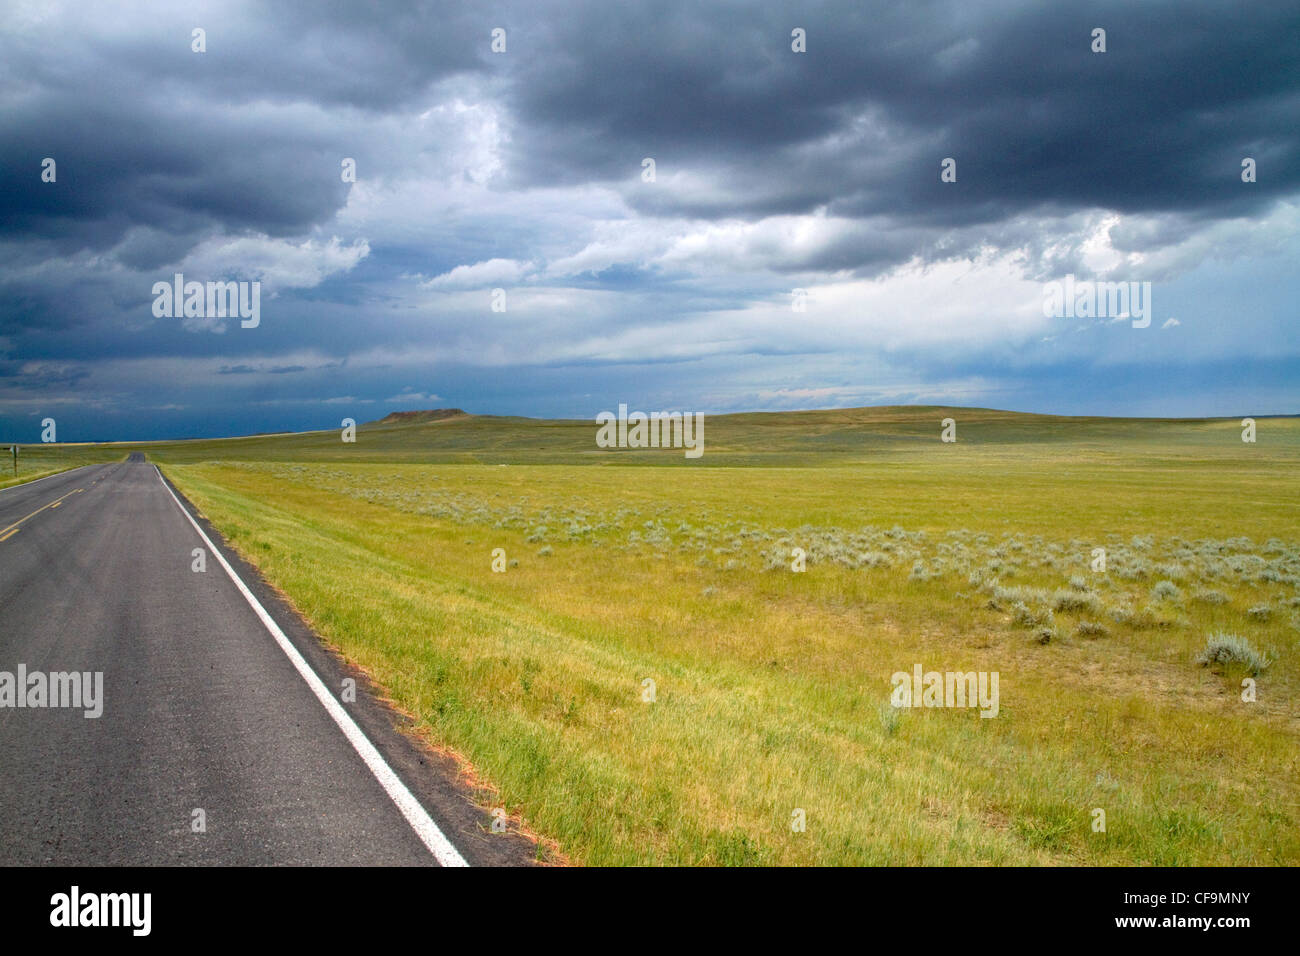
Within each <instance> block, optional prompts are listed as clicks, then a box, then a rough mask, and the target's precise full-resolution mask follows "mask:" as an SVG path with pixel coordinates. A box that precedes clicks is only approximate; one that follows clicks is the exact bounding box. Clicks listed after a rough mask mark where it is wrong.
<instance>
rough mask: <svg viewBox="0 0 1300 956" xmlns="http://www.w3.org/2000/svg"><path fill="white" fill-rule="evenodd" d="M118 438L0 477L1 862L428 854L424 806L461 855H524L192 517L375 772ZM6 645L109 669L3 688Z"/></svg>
mask: <svg viewBox="0 0 1300 956" xmlns="http://www.w3.org/2000/svg"><path fill="white" fill-rule="evenodd" d="M131 457H132V459H133V460H131V461H128V462H123V463H118V464H112V465H92V466H88V467H85V468H79V469H76V470H74V471H71V472H66V473H63V474H61V475H56V476H54V477H51V478H47V479H44V480H42V481H38V482H34V483H29V484H26V485H19V486H16V487H14V488H10V489H6V490H4V491H0V864H11V865H12V864H38V865H45V864H50V865H53V864H60V865H75V866H80V865H107V864H125V865H154V864H158V865H164V864H222V865H226V864H230V865H262V864H290V865H316V864H320V865H334V864H359V865H437V864H438V862H439V860H438V858H437V857H435V853H434V851H433V850H431V848H430V845H429V841H428V839H427V832H428V831H427V830H426V831H425V832H426V838H425V839H422V838H421V836H420V835H419V833H418V832H417V827H416V826H415V825H413V823H412V822H411V817H412V815H414V816H416V817H418V816H420V815H422V814H427V816H426V817H425V820H426V821H429V822H430V823H431V825H433V826H434V827H435V829H436V831H437V832H438V833H439V835H440V836H443V837H445V839H446V841H448V842H449V843H450V845H451V846H452V847H454V852H455V854H459V856H460V857H461V858H463V860H464V861H465V862H467V863H469V864H471V865H486V864H524V863H528V862H530V861H531V860H532V859H533V858H534V855H535V854H534V847H533V846H532V844H530V843H529V842H528V841H526V840H524V839H523V838H522V837H520V836H517V835H515V834H513V833H505V834H498V833H493V832H492V827H491V818H490V816H488V815H487V813H485V811H484V810H483V809H481V808H478V807H476V806H474V805H473V803H472V802H471V795H470V792H469V790H468V789H467V787H466V786H465V785H464V784H463V783H462V782H461V781H460V780H459V779H458V778H457V775H456V770H455V767H454V765H453V764H452V762H451V761H450V760H449V759H448V758H445V757H440V756H438V755H436V754H434V753H432V752H431V751H428V750H426V749H425V748H423V747H421V746H420V745H419V744H418V743H416V742H415V741H414V740H413V739H412V738H410V737H409V736H408V735H406V734H404V733H402V732H400V730H399V729H398V725H399V724H400V723H401V720H402V719H401V717H400V716H399V715H397V714H395V713H394V712H392V711H391V710H390V709H388V708H387V707H386V706H385V705H384V704H383V703H381V702H380V701H379V700H378V698H377V697H376V695H374V694H372V693H371V692H370V689H369V686H368V684H367V683H366V681H365V678H364V676H362V675H360V674H359V673H358V672H356V671H355V670H353V669H351V668H350V667H349V666H348V665H347V664H346V662H344V661H342V660H341V659H340V658H338V657H337V655H334V654H333V653H332V652H330V651H329V650H328V649H326V648H325V647H324V645H323V644H322V643H321V642H320V640H319V639H318V638H317V637H316V636H315V635H314V634H312V632H311V631H310V629H308V628H307V627H306V625H305V624H303V622H302V621H301V620H300V619H299V618H298V617H297V616H296V615H295V614H294V613H293V612H292V611H291V610H290V609H289V608H288V607H287V606H286V605H285V604H284V603H283V602H282V601H281V600H279V598H278V597H277V596H276V595H275V594H274V593H273V592H272V591H271V590H270V588H268V587H267V586H266V585H265V584H264V583H263V582H262V581H261V579H260V577H259V576H258V575H257V572H256V571H255V570H254V569H252V568H250V567H249V566H248V565H247V564H245V563H243V562H242V561H240V560H239V559H238V558H237V557H236V556H234V555H233V553H232V552H230V551H229V550H228V549H226V548H225V546H224V544H223V543H222V542H221V540H220V538H219V537H218V536H217V535H216V533H215V531H213V530H212V529H211V528H210V527H209V526H208V525H206V523H204V522H202V521H200V522H199V523H200V525H202V527H203V529H204V530H205V531H206V533H207V534H208V536H209V537H210V538H211V540H212V542H213V543H214V544H215V545H216V546H217V547H218V548H219V549H220V550H221V553H222V554H223V555H224V556H225V557H226V559H227V560H228V561H229V562H230V564H231V565H232V567H233V568H234V570H235V572H236V574H237V575H238V576H239V577H240V579H241V580H242V581H244V582H245V583H246V585H247V586H248V588H249V589H250V591H251V592H252V594H253V595H254V597H255V598H256V599H257V600H258V601H259V602H260V603H261V604H262V605H263V607H264V608H265V610H266V612H267V613H268V614H269V616H270V617H271V618H272V619H273V620H274V622H275V624H276V625H278V626H279V628H280V629H281V630H282V631H283V634H284V636H285V638H286V639H287V641H288V642H289V643H290V644H292V646H293V648H295V649H296V650H297V651H298V652H299V653H300V654H301V656H302V658H303V659H304V661H305V664H306V666H307V667H308V668H310V670H311V672H312V673H313V674H314V675H317V676H318V677H319V680H320V683H321V684H322V685H323V688H322V692H323V693H327V694H328V695H332V696H333V698H334V701H335V702H336V703H335V704H334V706H336V707H338V708H341V710H342V711H343V712H345V713H346V714H347V717H348V718H350V719H351V721H352V722H353V723H354V725H355V727H356V728H357V729H358V730H359V732H360V734H361V735H362V736H363V737H364V739H365V741H368V742H369V744H371V745H373V747H374V749H375V751H376V752H377V756H378V758H379V762H380V763H381V764H382V765H383V766H382V768H381V771H380V772H379V774H378V776H377V772H376V770H375V769H373V766H374V760H372V761H371V763H370V764H369V765H368V764H367V762H366V761H365V760H363V757H362V755H361V754H360V753H359V752H358V745H356V744H354V743H353V742H352V741H350V740H349V738H348V737H347V736H346V735H345V731H344V730H343V729H342V728H341V726H340V724H339V723H338V722H337V721H336V720H335V719H333V718H332V717H331V716H330V713H329V711H328V710H327V708H326V706H325V704H323V703H322V701H321V700H320V699H318V697H317V695H316V694H315V693H314V692H313V691H312V689H311V687H310V686H309V683H308V679H305V678H304V675H303V674H302V673H300V671H299V670H298V669H296V668H295V666H294V664H293V663H292V662H291V659H290V656H289V653H287V652H286V650H285V648H283V647H281V646H280V645H279V644H278V643H277V641H276V639H275V637H274V636H273V634H272V632H271V630H269V629H268V626H267V624H266V623H264V622H263V620H262V619H261V618H260V617H259V616H258V614H257V612H256V611H255V610H254V608H253V607H252V606H251V605H250V603H249V601H248V599H247V598H246V597H245V596H244V595H243V594H242V593H241V592H240V589H239V587H238V586H237V585H236V584H235V582H234V581H233V580H232V579H231V578H230V576H229V575H228V574H227V573H226V571H225V570H224V569H223V568H222V567H221V565H220V563H219V562H218V560H217V559H216V557H215V556H214V555H213V554H211V553H207V554H206V571H203V572H196V571H194V570H193V562H194V558H193V554H192V553H193V550H194V549H195V548H203V549H204V550H205V552H206V551H208V546H207V545H206V544H205V543H204V541H203V540H202V538H201V537H200V535H199V532H198V530H197V529H196V528H195V527H194V525H193V524H191V522H190V519H189V518H188V517H187V516H186V514H185V513H184V512H183V511H182V510H181V506H180V505H179V504H178V502H177V501H176V500H174V499H173V497H172V494H171V493H170V492H169V490H168V486H167V485H165V484H164V483H163V481H162V479H161V477H160V475H159V473H158V471H157V470H156V469H155V468H154V467H153V465H151V464H148V463H146V462H145V461H144V460H143V458H142V457H141V456H138V455H133V456H131ZM178 497H179V495H178ZM181 501H182V502H183V501H184V499H183V498H182V499H181ZM185 507H186V509H187V510H188V511H189V512H190V513H193V510H194V509H193V508H192V507H190V506H189V505H188V503H185ZM20 665H23V666H25V668H26V671H27V673H28V674H29V675H30V674H32V673H33V672H40V673H46V674H48V673H50V672H71V671H79V672H90V673H92V674H93V673H94V672H102V674H103V693H102V714H101V716H99V717H94V718H87V717H86V716H85V708H84V707H83V708H69V707H61V708H53V707H49V706H46V707H23V708H19V707H17V706H15V704H16V700H17V696H18V694H17V693H14V694H12V695H11V697H12V700H10V701H9V702H8V703H6V700H5V697H4V685H3V682H4V680H5V677H4V674H5V672H7V673H9V674H12V675H15V677H14V678H10V680H11V681H16V675H17V674H18V670H19V666H20ZM347 677H353V678H354V679H356V680H357V688H358V690H357V700H356V701H355V702H343V701H342V699H341V698H342V697H343V687H344V680H345V678H347ZM11 686H12V685H11ZM90 686H93V678H92V679H91V682H90ZM19 690H21V688H19ZM29 690H30V685H29ZM26 699H27V700H34V698H31V697H30V696H29V697H28V698H26ZM346 719H347V718H345V720H346ZM383 770H388V771H389V772H391V773H392V774H393V775H394V779H398V780H400V781H401V784H399V789H400V787H401V786H402V785H404V787H405V789H406V791H408V792H409V794H410V795H412V796H413V797H414V800H415V802H416V803H417V804H418V806H417V807H416V808H415V809H414V810H411V807H410V805H409V804H408V812H407V813H406V814H405V815H404V813H403V812H402V811H401V810H400V809H399V807H398V803H397V802H395V799H394V797H393V795H392V793H391V792H390V791H392V789H393V788H392V786H391V782H390V786H389V788H388V789H385V786H384V785H382V784H381V781H380V777H382V776H383V772H382V771H383ZM197 810H201V811H203V814H202V821H203V824H204V827H203V829H202V831H200V832H196V826H195V824H196V821H197V820H198V819H199V816H198V815H197V814H196V813H195V811H197ZM450 861H451V862H453V863H455V862H457V861H455V859H454V856H453V857H452V858H450ZM443 862H448V858H447V857H446V855H445V854H444V857H443Z"/></svg>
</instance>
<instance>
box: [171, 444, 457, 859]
mask: <svg viewBox="0 0 1300 956" xmlns="http://www.w3.org/2000/svg"><path fill="white" fill-rule="evenodd" d="M154 470H155V471H157V472H158V480H159V481H161V482H162V486H163V488H165V489H166V490H167V494H169V495H171V497H172V501H174V502H176V507H177V508H180V509H181V514H183V515H185V518H186V520H188V521H189V523H190V524H191V525H193V526H194V530H195V531H197V532H198V533H199V537H200V538H202V539H203V542H204V544H206V545H207V546H208V550H209V551H211V552H212V556H213V557H215V558H216V559H217V561H219V562H220V563H221V566H222V567H223V568H225V570H226V574H228V575H229V576H230V580H232V581H234V582H235V587H237V588H239V593H240V594H242V595H243V596H244V600H246V601H248V604H249V606H250V607H251V608H252V609H253V611H254V613H256V614H257V616H258V617H259V618H261V620H262V623H263V624H264V625H265V626H266V629H267V630H268V631H270V632H271V636H272V637H273V638H275V643H277V644H278V645H280V650H282V651H284V653H285V656H286V657H288V658H289V661H290V663H292V664H293V666H294V669H295V670H296V671H297V672H298V674H299V676H301V677H302V679H303V680H304V681H306V682H307V686H308V687H310V688H311V691H312V693H313V694H315V695H316V699H317V700H319V701H320V702H321V704H322V705H323V706H324V707H325V710H326V711H327V712H328V713H329V715H330V716H331V717H332V718H334V723H336V724H338V727H339V729H340V730H342V731H343V736H345V737H347V738H348V743H350V744H352V747H353V749H354V750H356V752H357V754H358V755H359V756H360V757H361V759H362V760H363V761H364V762H365V764H366V766H367V767H368V768H369V769H370V772H371V773H372V774H374V777H375V779H376V780H378V781H379V785H380V786H381V787H383V788H384V792H385V793H387V794H388V796H389V799H391V800H392V801H393V803H394V804H396V805H397V809H398V810H400V811H402V816H404V817H405V818H406V822H407V823H409V824H410V825H411V829H412V830H414V831H415V834H416V836H418V837H419V838H420V841H421V842H422V843H423V844H424V845H425V846H426V847H428V849H429V852H430V853H432V854H433V855H434V858H435V859H436V860H437V861H438V863H439V864H441V865H442V866H469V862H468V861H467V860H466V859H465V858H464V857H463V856H461V855H460V851H458V850H457V849H456V848H455V847H454V846H452V844H451V841H450V840H448V839H447V837H446V836H445V835H444V834H443V832H442V831H441V830H440V829H438V824H436V823H434V822H433V818H432V817H430V816H429V814H428V812H427V811H426V810H425V809H424V807H422V806H421V805H420V801H418V800H416V799H415V797H414V796H413V795H412V793H411V791H410V790H409V789H407V786H406V784H404V783H402V779H401V777H399V776H398V775H397V773H396V772H395V771H394V770H393V768H392V767H390V766H388V763H387V762H386V761H385V760H384V758H383V756H382V755H381V754H380V753H379V751H378V750H376V749H375V745H374V744H372V743H371V742H370V741H369V740H368V739H367V738H366V735H365V734H364V733H362V732H361V728H360V727H358V726H357V724H356V721H354V720H353V719H352V717H351V716H350V715H349V714H348V712H347V711H345V710H344V709H343V705H342V704H340V703H339V702H338V701H336V700H335V699H334V697H333V695H332V694H330V692H329V688H327V687H326V686H325V684H324V682H322V681H321V679H320V678H319V677H317V676H316V672H315V671H313V670H312V669H311V665H310V664H308V663H307V661H306V659H305V658H304V657H303V656H302V654H300V653H298V648H296V647H294V646H293V644H292V643H291V642H290V641H289V638H287V637H286V636H285V634H284V631H282V630H280V625H278V624H276V623H275V619H274V618H272V617H271V615H270V614H268V613H267V612H266V608H264V607H262V602H260V601H259V600H258V599H257V598H256V597H254V596H253V592H252V591H250V590H249V589H248V585H246V584H244V582H243V581H242V580H241V579H240V577H239V575H238V574H236V573H235V569H234V568H232V567H231V566H230V562H228V561H227V560H226V558H225V555H223V554H222V553H221V551H220V550H218V549H217V547H216V545H214V544H213V543H212V539H211V538H209V537H208V536H207V534H206V533H204V531H203V529H202V528H201V527H200V526H199V523H198V522H197V521H195V520H194V516H193V515H191V514H190V513H189V510H188V509H187V508H186V507H185V506H184V505H183V504H181V500H180V499H179V498H177V497H176V493H175V492H173V491H172V490H171V488H170V487H169V486H168V484H167V482H166V481H165V480H164V479H163V476H162V470H161V469H159V468H158V466H157V465H154Z"/></svg>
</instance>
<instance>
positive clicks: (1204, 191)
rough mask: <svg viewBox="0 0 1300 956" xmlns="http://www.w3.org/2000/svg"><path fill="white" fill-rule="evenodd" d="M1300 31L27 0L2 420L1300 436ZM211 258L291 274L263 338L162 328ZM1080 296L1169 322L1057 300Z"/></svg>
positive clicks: (159, 431) (7, 123) (13, 123)
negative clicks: (1061, 291)
mask: <svg viewBox="0 0 1300 956" xmlns="http://www.w3.org/2000/svg"><path fill="white" fill-rule="evenodd" d="M1098 28H1100V29H1103V30H1104V31H1105V52H1095V51H1094V46H1095V44H1096V41H1095V39H1094V31H1095V30H1096V29H1098ZM196 30H201V31H202V37H203V47H204V49H203V50H202V52H198V51H196V50H195V46H196V45H197V41H196V40H195V31H196ZM494 31H498V32H497V33H496V34H495V39H494ZM795 31H802V37H803V49H804V51H805V52H796V50H795V49H794V48H793V46H795V45H796V44H795V41H794V37H793V35H792V34H793V33H794V32H795ZM1297 37H1300V5H1297V4H1294V3H1283V4H1270V5H1268V6H1267V7H1264V8H1261V9H1253V8H1251V9H1248V10H1244V11H1243V10H1239V9H1237V8H1233V7H1228V6H1224V5H1222V4H1219V3H1177V4H1175V3H1160V2H1154V3H1144V4H1132V3H1118V2H1117V3H1092V4H1088V5H1086V6H1080V7H1066V6H1063V5H1054V4H1041V3H1032V2H1020V3H1011V2H984V3H981V2H975V3H970V2H965V3H957V2H951V3H947V2H945V3H938V2H935V3H927V2H920V3H906V4H888V5H886V4H864V3H861V2H838V3H812V4H801V5H793V6H778V5H768V4H749V3H739V2H723V0H715V2H699V0H696V2H663V3H656V4H647V5H627V4H609V3H599V2H529V3H499V4H489V5H483V6H479V5H467V4H451V3H391V4H382V3H373V4H356V3H344V2H335V3H275V4H270V3H268V4H256V3H208V4H198V5H190V6H188V7H187V8H185V9H184V10H179V9H177V8H175V7H174V5H169V4H149V3H130V4H128V3H120V4H118V3H110V4H102V5H94V6H89V7H87V6H84V5H79V4H60V3H57V2H56V3H49V2H34V3H25V2H20V3H18V4H16V5H14V6H13V8H12V12H11V13H10V14H9V16H8V18H7V20H6V22H5V23H4V25H3V26H2V27H0V81H2V82H0V89H2V90H3V93H0V96H3V101H2V102H3V107H4V108H3V110H0V126H2V127H3V135H2V136H0V170H3V175H4V177H5V183H6V189H5V190H4V192H3V194H2V195H0V209H2V210H3V216H0V255H2V256H3V260H2V261H3V265H0V428H2V429H3V432H4V434H5V436H8V435H10V434H12V435H13V436H14V437H17V438H19V439H20V440H31V434H30V433H32V432H33V429H34V428H35V423H36V422H38V421H39V419H40V418H41V417H42V415H44V414H46V413H47V412H49V410H50V409H52V408H55V407H56V406H57V407H58V409H59V412H58V414H59V416H60V426H59V429H60V436H61V437H67V438H70V439H71V438H108V437H123V438H138V437H150V436H155V435H157V436H162V435H166V434H172V435H176V434H186V435H189V434H228V433H233V432H238V431H253V430H269V429H280V428H294V427H325V426H331V425H335V424H337V419H338V418H339V417H340V415H341V414H345V413H347V412H348V411H349V405H350V404H351V405H355V406H356V407H355V408H354V409H352V411H353V412H355V413H356V414H355V416H354V417H357V418H358V420H361V419H362V418H364V417H369V415H368V411H371V410H373V411H375V415H376V417H377V416H378V415H379V414H382V413H383V412H385V411H388V410H392V408H393V407H397V406H398V405H400V403H401V402H403V401H408V400H416V399H418V398H419V397H421V396H432V395H436V396H442V400H443V401H445V402H446V403H449V404H454V405H458V406H460V407H465V408H468V409H470V410H472V411H481V412H499V413H509V414H536V415H570V416H575V417H577V416H581V417H588V416H589V415H590V414H592V412H593V411H595V410H599V409H600V408H605V407H612V406H613V405H614V404H617V402H619V401H628V402H631V403H633V404H639V405H646V406H649V405H654V406H655V407H670V406H673V407H690V408H705V409H708V410H717V411H722V410H730V409H750V408H785V407H814V406H819V405H828V404H841V405H842V404H867V403H874V402H894V401H927V402H930V401H952V402H955V403H964V404H984V405H1001V406H1004V407H1018V408H1024V409H1027V410H1040V411H1080V412H1082V411H1090V412H1100V413H1114V414H1123V413H1150V412H1157V413H1161V414H1212V413H1222V414H1235V413H1237V412H1239V411H1253V412H1257V413H1266V412H1293V411H1295V410H1296V409H1295V404H1296V402H1295V400H1296V389H1295V382H1296V374H1295V373H1296V371H1297V364H1298V363H1300V339H1298V337H1297V333H1296V331H1295V319H1296V309H1295V301H1296V293H1297V291H1300V289H1298V288H1297V285H1298V284H1300V283H1298V280H1297V279H1296V276H1295V270H1294V267H1293V265H1292V263H1294V261H1295V260H1296V255H1297V253H1298V252H1300V215H1298V213H1297V196H1298V194H1300V44H1297V43H1296V39H1297ZM494 43H495V44H496V46H497V49H496V50H494ZM502 44H504V49H503V50H502V49H500V47H501V45H502ZM1247 158H1249V159H1250V160H1252V161H1253V165H1254V169H1255V176H1254V181H1250V182H1247V181H1243V160H1245V159H1247ZM47 159H50V160H53V161H54V164H55V165H54V170H55V175H54V177H53V181H47V180H48V179H49V178H50V176H49V174H48V173H46V166H47V165H48V164H46V163H45V161H46V160H47ZM948 159H951V160H952V161H953V162H954V167H953V168H954V170H955V181H953V182H945V181H943V180H942V179H941V176H940V172H941V164H942V163H943V162H944V161H945V160H948ZM646 160H652V161H653V169H654V176H653V178H652V179H651V178H650V177H649V176H648V173H647V168H646V167H647V164H646V163H645V161H646ZM349 165H351V167H352V168H354V169H355V181H351V179H350V177H349V176H348V175H347V172H348V167H349ZM43 174H44V175H43ZM177 273H182V274H184V276H185V277H186V278H187V279H194V280H198V281H210V280H230V281H249V282H252V281H257V282H260V283H261V284H262V316H263V318H262V321H261V323H260V324H259V326H258V327H257V328H255V329H243V328H241V327H240V325H239V323H238V321H237V320H234V321H228V320H223V319H216V320H211V321H209V320H205V321H204V322H182V321H179V320H178V319H175V318H165V317H158V316H155V314H154V312H153V309H152V303H153V294H152V289H153V286H154V283H155V282H159V281H162V282H171V281H172V279H173V276H174V275H176V274H177ZM1068 273H1072V274H1076V275H1078V276H1079V277H1080V278H1089V277H1091V278H1099V279H1112V280H1113V279H1123V280H1134V281H1139V280H1140V281H1150V282H1153V283H1155V285H1156V321H1155V322H1153V323H1152V326H1151V327H1150V328H1148V329H1141V330H1139V329H1134V328H1131V327H1130V326H1129V325H1128V324H1126V323H1113V322H1111V323H1108V322H1104V321H1095V322H1071V321H1069V320H1064V319H1062V318H1053V317H1050V316H1044V314H1043V311H1042V308H1041V303H1042V284H1043V283H1044V282H1047V281H1051V280H1054V279H1059V278H1060V277H1062V276H1064V275H1066V274H1068ZM493 290H501V292H502V293H503V294H504V298H503V299H501V297H499V296H494V291H493ZM792 301H797V303H798V306H799V308H798V309H796V308H793V307H792ZM501 304H504V306H505V310H504V311H496V310H494V308H493V306H494V305H498V306H500V305H501ZM1170 320H1172V321H1170ZM1099 383H1104V384H1103V385H1100V386H1099ZM620 389H621V390H622V391H620Z"/></svg>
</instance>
